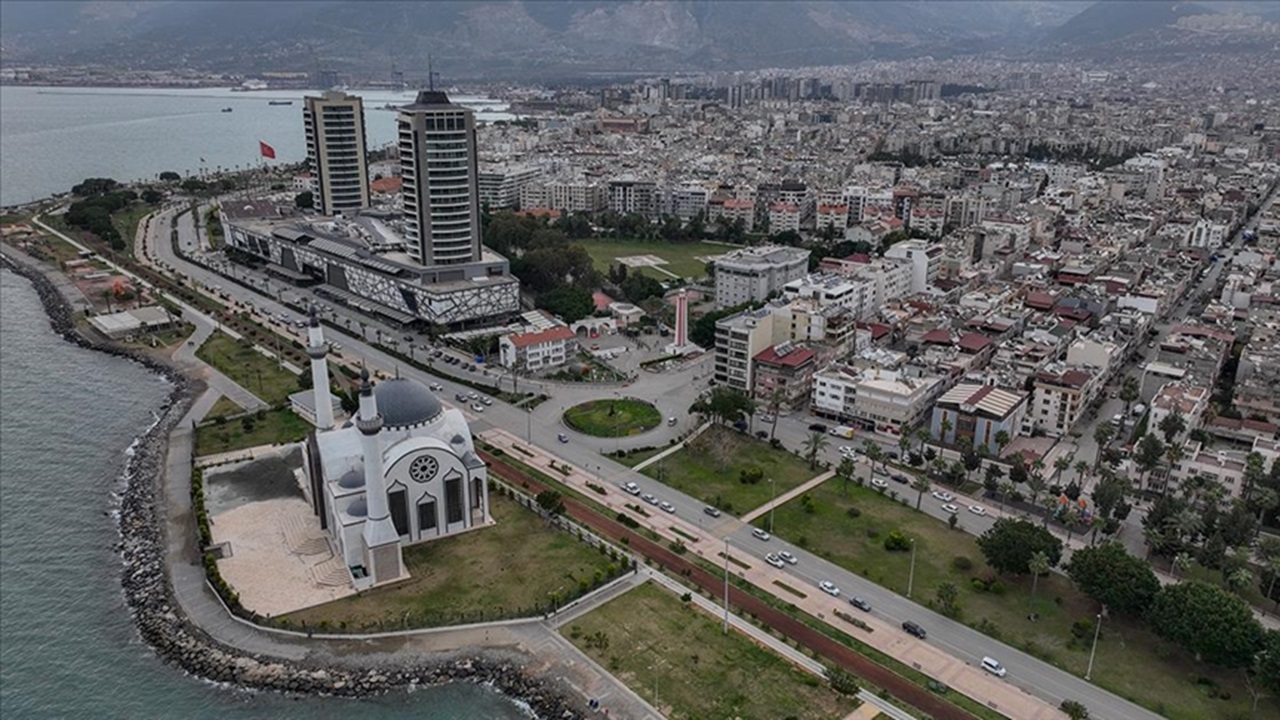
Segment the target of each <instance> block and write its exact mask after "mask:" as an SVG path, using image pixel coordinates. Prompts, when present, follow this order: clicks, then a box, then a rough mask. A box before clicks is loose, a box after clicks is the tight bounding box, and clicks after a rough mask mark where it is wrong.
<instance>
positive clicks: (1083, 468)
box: [1075, 460, 1089, 485]
mask: <svg viewBox="0 0 1280 720" xmlns="http://www.w3.org/2000/svg"><path fill="white" fill-rule="evenodd" d="M1075 471H1076V482H1078V483H1080V484H1081V485H1083V484H1084V474H1085V473H1087V472H1089V463H1088V462H1086V461H1084V460H1077V461H1076V464H1075Z"/></svg>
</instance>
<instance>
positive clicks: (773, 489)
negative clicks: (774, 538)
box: [769, 478, 778, 535]
mask: <svg viewBox="0 0 1280 720" xmlns="http://www.w3.org/2000/svg"><path fill="white" fill-rule="evenodd" d="M769 490H770V491H771V495H772V497H771V498H770V499H769V534H770V535H772V534H773V508H774V506H775V505H777V504H778V485H777V484H776V483H774V482H773V478H769Z"/></svg>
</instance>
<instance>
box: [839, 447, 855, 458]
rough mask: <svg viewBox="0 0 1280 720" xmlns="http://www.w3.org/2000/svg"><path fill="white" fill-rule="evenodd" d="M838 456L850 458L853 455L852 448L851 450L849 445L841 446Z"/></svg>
mask: <svg viewBox="0 0 1280 720" xmlns="http://www.w3.org/2000/svg"><path fill="white" fill-rule="evenodd" d="M840 454H841V455H843V456H845V457H850V456H851V455H853V454H854V453H853V448H852V447H851V446H849V445H841V446H840Z"/></svg>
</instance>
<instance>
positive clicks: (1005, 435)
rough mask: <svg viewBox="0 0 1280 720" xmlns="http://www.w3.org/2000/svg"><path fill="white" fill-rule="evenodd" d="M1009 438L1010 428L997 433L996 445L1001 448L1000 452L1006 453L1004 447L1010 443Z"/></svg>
mask: <svg viewBox="0 0 1280 720" xmlns="http://www.w3.org/2000/svg"><path fill="white" fill-rule="evenodd" d="M1009 440H1010V438H1009V431H1008V430H1000V431H999V432H997V433H996V447H997V448H999V449H1000V453H999V454H1001V455H1002V454H1004V449H1005V447H1006V446H1007V445H1008V444H1009Z"/></svg>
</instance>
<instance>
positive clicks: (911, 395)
mask: <svg viewBox="0 0 1280 720" xmlns="http://www.w3.org/2000/svg"><path fill="white" fill-rule="evenodd" d="M941 390H942V379H941V378H938V377H933V376H922V377H913V376H911V375H909V374H908V373H906V372H905V371H903V370H887V369H883V368H880V367H871V368H866V369H859V368H855V367H851V366H838V367H832V368H827V369H825V370H819V371H817V372H815V373H814V374H813V395H812V396H811V398H810V408H811V409H812V411H813V413H814V414H815V415H819V416H822V417H827V418H832V419H835V420H838V421H840V422H845V423H851V424H856V425H858V426H859V427H861V428H862V429H864V430H867V431H872V432H884V433H890V434H899V433H901V432H902V431H903V429H904V428H910V427H913V426H915V425H918V424H920V423H921V422H922V421H923V420H924V418H925V416H926V415H927V413H928V411H929V408H930V407H931V406H932V405H933V402H934V400H936V399H937V397H938V395H939V394H940V393H941Z"/></svg>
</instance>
